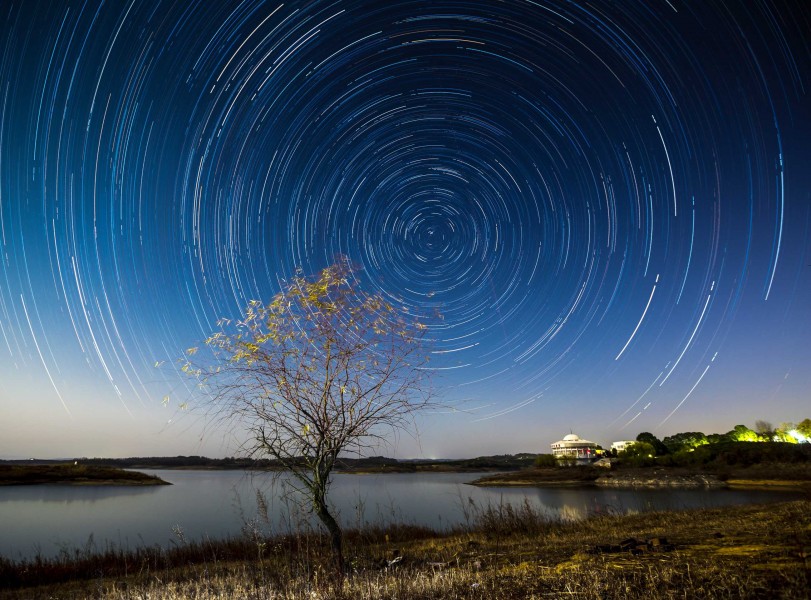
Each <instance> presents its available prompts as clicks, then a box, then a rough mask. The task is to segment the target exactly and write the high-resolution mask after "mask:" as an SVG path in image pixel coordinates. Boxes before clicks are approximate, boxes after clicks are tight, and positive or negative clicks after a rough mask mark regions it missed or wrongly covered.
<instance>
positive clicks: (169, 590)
mask: <svg viewBox="0 0 811 600" xmlns="http://www.w3.org/2000/svg"><path fill="white" fill-rule="evenodd" d="M809 509H811V502H809V501H798V502H789V503H782V504H776V505H764V506H739V507H727V508H717V509H704V510H698V511H674V512H660V513H647V514H639V515H628V516H615V517H605V516H603V517H594V518H591V519H586V520H584V521H579V522H562V521H556V520H551V519H549V518H548V517H547V516H545V515H543V514H541V513H538V512H537V511H535V510H533V509H532V508H531V507H530V506H529V505H518V506H510V505H490V506H471V507H470V512H469V523H468V525H467V526H465V527H460V528H457V529H455V530H453V531H446V532H444V533H435V532H432V531H429V530H427V529H425V528H420V527H411V526H405V525H400V526H393V527H388V528H366V529H363V530H358V531H353V532H349V533H348V535H347V537H346V542H347V551H346V555H347V557H348V562H349V565H350V572H349V573H348V574H347V576H346V577H344V578H336V577H334V575H333V574H332V573H331V572H330V570H329V565H330V562H329V557H328V555H327V554H326V548H328V543H327V542H326V540H325V539H324V538H323V537H321V536H319V535H318V534H317V533H305V534H301V535H290V536H285V537H275V538H267V537H262V536H261V535H254V534H247V533H246V535H244V536H242V537H240V538H239V539H233V540H225V541H217V542H214V541H208V542H178V543H177V544H176V545H175V546H174V547H173V548H169V549H159V548H142V549H138V550H135V551H133V552H121V551H116V550H114V549H109V550H108V551H106V552H100V553H93V552H91V551H90V550H89V549H83V550H79V551H78V554H75V553H74V555H69V554H65V555H64V556H62V557H60V558H59V559H54V560H53V561H48V560H45V559H39V560H35V561H29V562H27V563H22V562H18V563H10V562H9V561H5V562H2V563H0V581H2V582H3V586H2V587H3V588H4V590H3V591H0V598H33V599H36V598H53V599H75V598H98V599H99V600H113V599H116V600H118V599H120V600H123V599H131V598H140V599H144V600H146V599H149V600H178V599H181V598H195V599H198V598H199V599H204V598H205V599H214V598H218V599H222V598H255V599H260V598H261V599H277V598H278V599H286V600H305V599H306V600H315V599H324V600H327V599H330V600H331V599H335V600H343V599H350V598H351V599H359V600H372V599H392V600H394V599H400V600H406V599H411V598H415V599H440V598H442V599H446V598H447V599H474V598H475V599H484V600H495V599H515V598H538V599H540V598H605V599H613V598H616V599H620V598H622V599H629V600H643V599H645V600H648V599H657V598H688V599H692V598H707V599H715V598H808V590H809V589H811V571H810V570H809V567H811V565H810V564H809V560H810V559H809V556H811V510H809ZM254 533H255V532H254ZM652 536H657V537H666V538H667V540H668V541H669V542H670V543H671V544H672V545H674V547H675V548H674V549H673V550H672V551H669V552H646V553H643V554H640V555H632V554H629V553H610V554H600V553H595V552H593V550H594V548H595V546H597V545H600V544H615V543H618V542H619V541H620V540H622V539H623V538H629V537H635V538H646V537H652Z"/></svg>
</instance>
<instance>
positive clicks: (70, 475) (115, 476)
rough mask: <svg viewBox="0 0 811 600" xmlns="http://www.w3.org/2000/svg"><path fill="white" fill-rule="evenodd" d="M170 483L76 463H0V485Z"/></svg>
mask: <svg viewBox="0 0 811 600" xmlns="http://www.w3.org/2000/svg"><path fill="white" fill-rule="evenodd" d="M46 484H50V485H79V486H87V485H94V486H95V485H126V486H145V485H171V483H169V482H168V481H164V480H163V479H161V478H160V477H155V476H154V475H147V474H146V473H139V472H138V471H126V470H124V469H119V468H116V467H97V466H86V465H82V464H76V463H62V464H50V465H0V486H12V485H46Z"/></svg>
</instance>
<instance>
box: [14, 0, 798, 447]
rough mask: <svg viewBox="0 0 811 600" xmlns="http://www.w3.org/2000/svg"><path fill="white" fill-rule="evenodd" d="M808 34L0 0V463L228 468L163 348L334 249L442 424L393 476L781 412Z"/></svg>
mask: <svg viewBox="0 0 811 600" xmlns="http://www.w3.org/2000/svg"><path fill="white" fill-rule="evenodd" d="M809 31H811V9H810V8H809V7H808V6H803V3H801V2H797V3H794V2H771V1H768V0H754V1H752V2H722V1H716V0H712V1H701V2H698V1H690V2H684V1H680V0H670V1H664V0H662V1H652V2H631V1H629V2H602V1H598V2H589V3H586V2H565V1H562V0H554V1H552V0H550V1H543V0H537V1H534V0H508V1H499V0H481V1H476V2H473V1H470V0H453V1H447V0H431V1H430V2H429V1H425V0H404V1H400V0H391V1H388V2H381V1H377V2H369V1H366V2H362V1H349V0H347V1H344V0H336V1H321V0H314V1H310V2H297V1H293V2H263V1H258V0H222V1H218V2H208V1H204V0H185V1H177V0H175V1H163V0H151V1H149V2H146V1H136V0H129V1H121V2H103V1H101V0H86V1H71V0H61V1H54V2H28V1H15V0H11V1H5V2H3V3H2V4H1V5H0V245H1V246H2V256H1V257H0V381H2V383H0V406H2V418H1V419H0V456H9V457H18V456H28V455H48V456H53V455H73V454H76V455H106V456H122V455H123V456H129V455H145V454H170V453H171V454H174V453H177V454H192V453H207V454H210V455H222V454H223V453H227V452H228V449H227V448H226V447H224V446H223V443H222V441H221V440H217V439H215V440H213V441H212V440H210V439H208V438H206V436H203V437H202V441H201V434H200V430H199V423H197V422H194V421H192V420H190V419H178V418H177V415H176V410H175V409H176V408H177V407H178V406H180V405H181V403H183V402H189V404H190V405H193V404H194V399H195V395H196V394H197V393H198V392H197V391H196V390H195V389H194V388H193V386H190V384H189V382H188V381H186V380H184V379H183V378H182V377H180V376H179V375H178V373H177V372H176V368H175V365H176V362H175V359H176V358H177V357H179V356H180V355H182V353H183V351H184V349H186V348H189V347H192V346H196V345H197V344H199V343H200V342H201V340H203V339H205V338H206V337H207V336H208V335H209V333H210V332H211V331H212V330H213V329H214V328H215V324H216V321H217V320H218V319H219V318H221V317H229V318H233V317H238V316H239V314H240V311H241V310H242V309H243V308H244V307H245V306H246V305H247V304H248V302H250V301H251V300H254V299H259V300H267V299H269V298H270V297H271V296H272V295H273V294H274V293H275V292H276V291H278V290H279V287H280V284H281V282H282V281H283V280H285V279H286V278H289V277H290V276H292V275H293V274H294V273H295V272H296V270H297V269H301V270H302V271H303V272H305V273H313V272H315V271H317V270H319V269H321V268H323V267H324V266H326V265H328V264H330V263H331V262H332V261H333V259H334V257H336V256H337V255H346V256H347V257H349V258H350V259H351V260H352V261H353V262H354V263H355V264H356V265H358V266H359V267H360V269H361V271H360V274H359V276H360V278H361V279H362V282H363V285H364V287H365V288H366V289H367V290H369V291H372V292H379V293H381V294H383V295H384V296H385V297H386V298H387V299H388V300H389V301H390V302H391V303H392V304H393V305H395V306H397V307H400V309H401V310H403V311H405V312H407V313H409V314H413V315H421V316H423V318H424V319H425V322H426V325H427V331H428V337H429V338H430V340H431V351H432V357H431V362H430V365H431V369H433V370H434V372H435V379H434V381H435V385H436V386H437V389H438V391H439V393H440V397H441V400H442V401H443V403H444V404H445V405H446V407H448V409H447V410H443V411H440V412H438V413H437V414H433V415H428V416H426V418H425V419H424V421H423V422H422V423H421V424H420V430H421V435H420V438H419V441H418V443H416V444H415V443H414V441H413V440H408V439H406V440H400V443H401V444H402V447H399V448H395V449H393V450H391V449H390V450H391V451H392V452H396V453H398V454H400V455H405V456H417V455H421V454H424V455H444V456H461V455H475V454H485V453H504V452H517V451H530V452H536V451H540V452H543V451H548V444H549V442H551V441H554V440H555V439H559V438H560V436H561V435H563V434H565V433H567V432H569V430H574V431H576V432H577V433H579V434H581V435H583V436H585V437H588V438H589V439H596V440H599V441H601V442H603V443H610V442H611V440H612V439H625V438H627V437H628V436H629V435H633V436H635V435H636V434H637V433H638V432H639V431H643V430H648V431H653V432H654V433H656V434H657V435H667V434H670V433H673V432H675V431H684V430H701V431H706V432H712V431H722V432H723V431H727V430H729V429H731V427H732V426H733V425H735V424H737V423H740V422H744V423H749V424H751V423H753V422H754V420H755V419H760V418H763V419H768V420H770V421H773V422H780V421H791V420H794V421H798V420H801V419H803V418H805V417H808V416H809V414H808V412H809V411H808V407H809V406H811V403H810V402H809V401H811V175H809V172H811V166H810V165H811V144H809V142H808V140H809V139H811V137H810V136H811V102H809V84H810V82H809V75H811V54H810V52H809V35H808V32H809ZM170 420H173V422H172V423H169V421H170Z"/></svg>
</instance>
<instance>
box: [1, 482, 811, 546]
mask: <svg viewBox="0 0 811 600" xmlns="http://www.w3.org/2000/svg"><path fill="white" fill-rule="evenodd" d="M143 472H147V473H152V474H155V475H157V476H158V477H161V478H162V479H164V480H166V481H169V482H171V483H172V484H174V485H171V486H152V487H125V486H117V487H73V486H58V485H42V486H14V487H0V555H2V556H5V557H7V558H12V559H20V558H30V557H32V556H35V555H37V554H38V553H39V554H41V555H42V556H46V557H47V556H55V555H57V554H59V553H60V551H63V550H64V551H69V552H70V551H72V550H74V549H77V548H78V549H84V548H86V547H90V548H95V549H99V550H101V549H104V548H105V547H107V546H109V545H114V546H116V547H119V548H135V547H138V546H145V545H154V544H159V545H163V546H166V545H169V544H172V543H181V541H182V539H188V540H191V539H197V540H199V539H205V538H206V537H209V538H212V539H218V538H224V537H227V536H232V537H234V536H239V535H241V534H242V533H243V532H244V531H246V530H247V529H252V528H253V529H259V530H261V531H262V532H265V533H286V532H288V531H295V530H301V529H302V528H304V529H306V528H308V527H314V526H315V523H316V522H315V521H314V520H313V519H312V517H311V515H309V514H308V513H307V511H306V509H302V508H299V507H298V506H297V501H296V498H295V493H294V492H292V491H291V490H290V486H289V482H288V481H287V476H286V475H282V476H280V477H279V478H277V479H276V480H273V479H272V478H271V477H270V476H268V475H267V474H261V473H256V474H252V473H249V472H244V471H178V470H147V471H143ZM480 475H481V474H478V473H409V474H386V475H344V474H338V475H336V476H335V478H334V481H333V485H332V488H331V489H330V499H331V502H332V503H333V504H334V506H335V507H336V509H337V512H338V515H339V520H340V521H341V523H342V524H343V525H345V526H348V527H356V526H359V525H360V526H362V525H366V524H387V523H392V522H402V523H410V524H418V525H426V526H429V527H433V528H436V529H446V528H449V527H452V526H454V525H460V524H464V523H465V522H466V520H467V519H468V518H469V517H470V515H471V512H472V511H473V510H475V507H476V506H478V507H482V506H486V505H487V504H488V503H490V504H494V505H498V504H500V503H503V504H507V503H510V504H514V505H517V504H521V503H523V502H524V501H525V500H526V501H528V502H530V503H531V504H532V506H534V507H536V508H538V509H540V510H542V511H544V512H545V513H547V514H549V515H550V516H554V517H559V518H563V519H580V518H583V517H586V516H589V515H592V514H599V513H612V514H616V513H627V512H631V511H649V510H664V509H681V508H701V507H712V506H720V505H730V504H746V503H754V502H775V501H780V500H793V499H795V498H800V497H802V494H800V493H794V492H776V491H765V490H616V489H600V488H509V487H504V488H497V487H487V488H479V487H475V486H470V485H465V484H466V483H468V482H470V481H473V480H475V479H477V478H478V477H479V476H480Z"/></svg>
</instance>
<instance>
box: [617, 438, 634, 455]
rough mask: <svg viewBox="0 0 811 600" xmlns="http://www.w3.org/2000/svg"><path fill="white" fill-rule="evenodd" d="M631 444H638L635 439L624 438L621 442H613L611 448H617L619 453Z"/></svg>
mask: <svg viewBox="0 0 811 600" xmlns="http://www.w3.org/2000/svg"><path fill="white" fill-rule="evenodd" d="M631 444H636V442H635V441H634V440H622V441H621V442H612V443H611V449H612V450H616V451H617V454H619V453H620V452H622V451H623V450H625V449H626V448H627V447H628V446H630V445H631Z"/></svg>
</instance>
